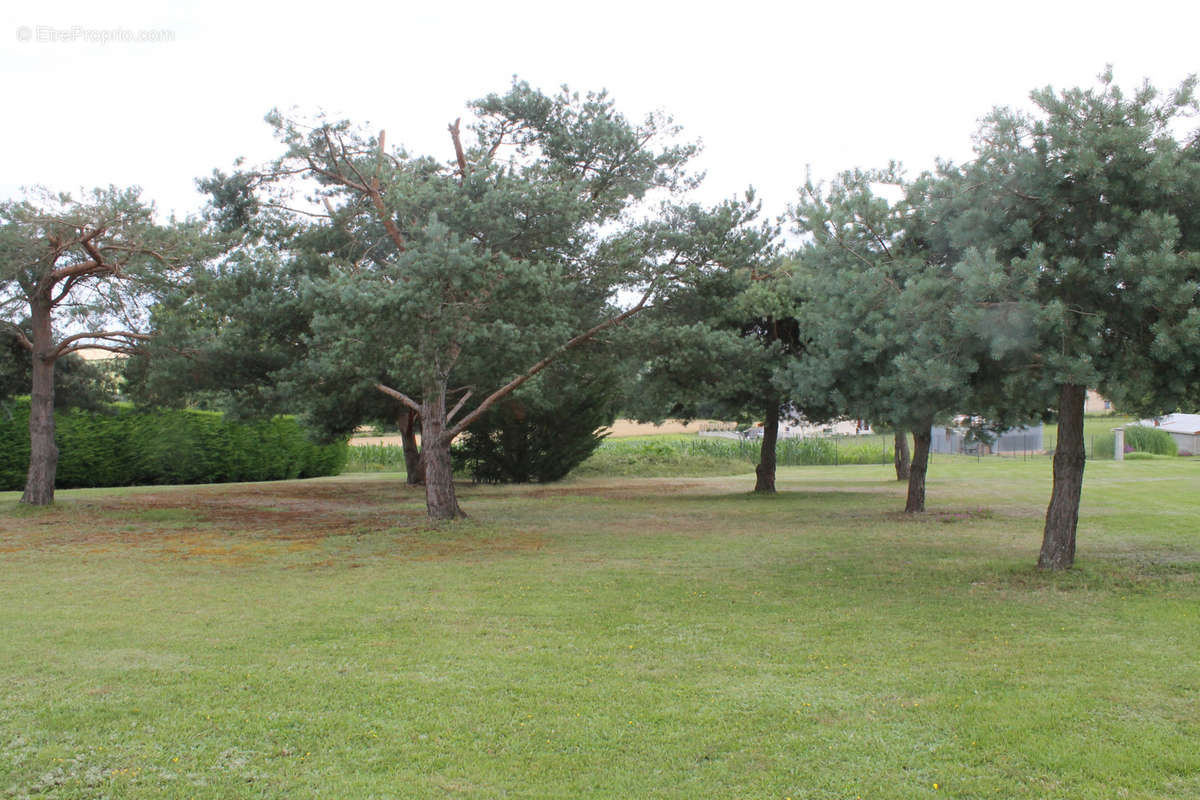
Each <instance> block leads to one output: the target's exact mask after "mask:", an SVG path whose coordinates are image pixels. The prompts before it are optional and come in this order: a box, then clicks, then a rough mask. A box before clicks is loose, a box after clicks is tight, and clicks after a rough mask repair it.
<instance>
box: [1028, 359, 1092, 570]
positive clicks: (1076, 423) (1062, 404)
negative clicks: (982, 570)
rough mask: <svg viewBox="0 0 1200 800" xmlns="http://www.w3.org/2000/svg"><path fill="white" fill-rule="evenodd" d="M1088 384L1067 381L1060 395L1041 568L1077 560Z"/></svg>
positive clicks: (1063, 565)
mask: <svg viewBox="0 0 1200 800" xmlns="http://www.w3.org/2000/svg"><path fill="white" fill-rule="evenodd" d="M1086 396H1087V387H1084V386H1076V385H1074V384H1070V383H1068V384H1063V387H1062V390H1061V391H1060V392H1059V398H1058V444H1056V445H1055V447H1054V487H1053V489H1051V491H1050V506H1049V507H1048V508H1047V509H1046V527H1045V530H1044V531H1043V533H1042V552H1041V554H1040V555H1039V556H1038V567H1039V568H1040V569H1053V570H1058V569H1070V568H1071V566H1072V565H1073V564H1074V563H1075V531H1076V528H1077V527H1078V525H1079V498H1080V495H1081V494H1082V493H1083V467H1084V464H1085V463H1086V458H1087V453H1086V452H1085V451H1084V447H1083V404H1084V400H1085V399H1086Z"/></svg>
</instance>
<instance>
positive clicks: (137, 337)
mask: <svg viewBox="0 0 1200 800" xmlns="http://www.w3.org/2000/svg"><path fill="white" fill-rule="evenodd" d="M84 339H100V340H102V341H103V340H107V341H115V342H120V341H130V340H132V341H135V342H148V341H150V337H149V336H148V335H147V334H144V333H137V332H135V331H89V332H87V333H77V334H75V335H74V336H68V337H67V338H65V339H63V340H62V341H61V342H59V343H58V345H57V346H56V347H55V348H54V357H55V358H57V357H58V356H61V355H63V354H64V353H71V352H74V351H76V350H81V349H86V348H89V347H95V348H97V349H100V350H110V349H113V347H114V346H113V345H104V344H98V343H93V344H82V345H75V342H79V341H82V340H84ZM129 346H130V347H132V345H129ZM114 352H122V353H123V352H126V351H125V350H114Z"/></svg>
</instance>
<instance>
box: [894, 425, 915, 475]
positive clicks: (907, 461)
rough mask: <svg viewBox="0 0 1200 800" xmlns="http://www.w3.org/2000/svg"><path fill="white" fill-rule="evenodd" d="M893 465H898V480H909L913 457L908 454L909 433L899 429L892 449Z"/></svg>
mask: <svg viewBox="0 0 1200 800" xmlns="http://www.w3.org/2000/svg"><path fill="white" fill-rule="evenodd" d="M892 463H893V464H895V465H896V480H898V481H906V480H908V471H909V467H910V465H911V464H912V457H911V456H910V455H909V453H908V431H905V430H903V429H900V428H897V429H896V436H895V443H894V445H893V448H892Z"/></svg>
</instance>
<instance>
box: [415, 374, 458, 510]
mask: <svg viewBox="0 0 1200 800" xmlns="http://www.w3.org/2000/svg"><path fill="white" fill-rule="evenodd" d="M425 397H426V398H427V399H426V400H425V402H423V403H421V458H422V460H423V461H424V463H425V508H426V510H427V511H428V512H429V518H430V519H431V520H435V521H441V520H448V519H457V518H459V517H465V516H466V514H464V513H463V510H462V509H461V508H459V507H458V498H457V496H456V495H455V493H454V471H453V467H452V466H451V463H450V437H449V436H447V435H446V390H445V386H439V387H433V388H431V389H428V390H426V392H425Z"/></svg>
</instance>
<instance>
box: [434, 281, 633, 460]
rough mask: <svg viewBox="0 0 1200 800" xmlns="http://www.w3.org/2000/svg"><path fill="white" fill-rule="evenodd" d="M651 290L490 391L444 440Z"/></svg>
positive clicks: (617, 318) (618, 321)
mask: <svg viewBox="0 0 1200 800" xmlns="http://www.w3.org/2000/svg"><path fill="white" fill-rule="evenodd" d="M651 291H653V289H647V290H646V292H645V293H644V294H643V295H642V298H641V299H640V300H638V302H637V305H635V306H633V307H632V308H630V309H629V310H627V311H624V312H622V313H620V314H618V315H617V316H615V317H613V318H612V319H607V320H605V321H604V322H601V323H600V324H598V325H595V326H593V327H591V328H589V329H588V330H586V331H584V332H583V333H581V334H579V335H578V336H576V337H575V338H574V339H571V340H570V341H569V342H567V343H566V344H564V345H562V346H560V347H559V348H558V349H556V350H555V351H554V352H552V353H550V355H548V356H546V357H545V358H543V359H542V360H541V361H539V362H537V363H536V364H534V365H533V366H532V367H530V368H529V369H528V370H526V371H525V372H524V373H523V374H522V375H519V376H517V377H516V378H513V379H512V380H511V381H509V382H508V383H506V384H505V385H504V386H501V387H500V388H499V389H497V390H496V391H494V392H492V393H491V394H490V395H488V396H487V397H486V398H485V399H484V401H483V402H482V403H480V404H479V405H478V406H477V407H476V408H475V410H474V411H472V412H471V413H470V414H467V415H466V416H465V417H463V418H462V419H461V420H460V421H459V422H458V424H457V425H455V426H454V427H452V428H449V429H447V430H446V432H445V433H443V434H442V436H444V437H445V439H446V441H450V440H452V439H453V438H454V437H455V436H458V435H459V434H460V433H462V432H463V431H464V430H466V429H467V427H468V426H469V425H470V424H471V423H472V422H474V421H475V420H477V419H479V418H480V417H481V416H483V415H484V414H485V413H486V412H487V410H488V409H489V408H491V407H492V406H493V405H495V404H496V402H497V401H498V400H503V399H504V398H505V397H507V396H508V395H510V394H512V393H513V392H514V391H516V390H517V389H518V388H519V387H520V386H521V384H523V383H525V382H526V381H528V380H529V379H530V378H532V377H533V376H534V375H537V374H538V373H539V372H541V371H542V370H544V369H545V368H546V367H548V366H550V364H551V363H553V362H554V361H555V360H557V359H558V358H559V357H560V356H562V355H563V354H565V353H567V352H568V351H570V350H572V349H574V348H576V347H578V346H579V345H581V344H583V343H584V342H586V341H588V340H589V339H591V338H593V337H594V336H595V335H596V334H598V333H600V332H601V331H605V330H608V329H609V328H611V327H613V326H615V325H620V324H621V323H622V322H624V321H625V320H627V319H629V318H630V317H632V316H633V315H634V314H636V313H638V312H639V311H641V310H642V309H644V308H646V303H647V301H648V300H649V299H650V293H651Z"/></svg>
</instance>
